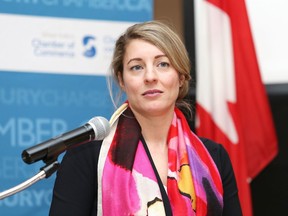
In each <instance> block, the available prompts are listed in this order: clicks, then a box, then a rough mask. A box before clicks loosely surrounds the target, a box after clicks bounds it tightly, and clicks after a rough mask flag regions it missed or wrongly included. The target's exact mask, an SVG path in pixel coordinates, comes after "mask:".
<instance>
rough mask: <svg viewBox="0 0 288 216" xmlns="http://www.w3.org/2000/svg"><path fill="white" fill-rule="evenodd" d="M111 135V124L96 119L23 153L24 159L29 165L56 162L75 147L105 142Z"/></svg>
mask: <svg viewBox="0 0 288 216" xmlns="http://www.w3.org/2000/svg"><path fill="white" fill-rule="evenodd" d="M109 133H110V124H109V122H108V120H107V119H105V118H104V117H94V118H92V119H90V120H89V121H88V122H87V123H86V124H84V125H83V126H81V127H79V128H76V129H74V130H71V131H69V132H66V133H64V134H62V135H59V136H56V137H54V138H52V139H49V140H47V141H45V142H42V143H40V144H38V145H35V146H32V147H30V148H28V149H26V150H24V151H23V152H22V159H23V161H24V162H25V163H27V164H32V163H34V162H36V161H39V160H43V161H44V162H46V163H47V162H50V161H52V162H53V160H56V159H57V157H58V155H59V154H61V153H62V152H64V151H66V150H67V149H68V148H70V147H72V146H74V145H80V144H84V143H87V142H90V141H92V140H103V139H104V138H105V137H106V136H108V134H109Z"/></svg>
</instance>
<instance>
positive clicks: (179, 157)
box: [50, 21, 242, 216]
mask: <svg viewBox="0 0 288 216" xmlns="http://www.w3.org/2000/svg"><path fill="white" fill-rule="evenodd" d="M112 71H113V76H114V78H115V80H116V82H117V83H118V84H119V86H120V88H121V90H122V91H124V92H125V93H126V95H127V102H126V103H124V104H123V105H122V106H121V107H120V108H119V109H118V110H117V111H116V112H115V113H114V115H113V116H112V117H111V120H110V124H111V132H110V134H109V135H108V137H106V138H105V139H104V140H103V142H99V141H98V142H96V141H95V142H92V143H90V144H86V145H82V146H80V147H77V148H74V149H71V150H69V151H68V152H67V153H66V155H65V157H64V158H63V161H62V165H61V167H60V169H59V171H58V173H57V179H56V182H55V187H54V193H53V200H52V204H51V209H50V215H51V216H52V215H61V216H63V215H108V216H111V215H181V216H182V215H197V216H198V215H201V216H202V215H203V216H204V215H211V216H212V215H213V216H214V215H215V216H216V215H225V216H228V215H229V216H231V215H233V216H238V215H242V213H241V208H240V204H239V199H238V192H237V186H236V182H235V177H234V174H233V170H232V166H231V162H230V160H229V157H228V155H227V153H226V151H225V150H224V149H223V147H222V146H221V145H219V144H216V143H214V142H212V141H210V140H207V139H199V138H198V137H197V136H196V135H195V134H194V133H193V132H191V130H190V129H189V126H188V123H187V121H186V119H185V117H184V115H183V114H182V111H181V110H185V111H187V110H188V111H189V110H190V107H189V104H187V103H186V102H185V101H184V97H185V96H186V95H187V92H188V87H189V80H190V64H189V59H188V55H187V52H186V49H185V47H184V45H183V43H182V42H181V40H180V39H179V37H178V36H177V34H176V33H175V32H174V31H173V30H171V28H169V27H168V26H167V25H165V24H163V23H161V22H158V21H151V22H145V23H140V24H136V25H133V26H131V27H130V28H128V29H127V30H126V32H125V33H124V34H123V35H121V36H120V38H119V39H118V40H117V42H116V47H115V51H114V56H113V61H112Z"/></svg>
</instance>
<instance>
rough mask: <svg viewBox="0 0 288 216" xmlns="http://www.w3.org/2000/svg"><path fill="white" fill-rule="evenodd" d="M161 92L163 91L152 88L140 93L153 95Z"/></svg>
mask: <svg viewBox="0 0 288 216" xmlns="http://www.w3.org/2000/svg"><path fill="white" fill-rule="evenodd" d="M161 93H163V92H162V91H160V90H158V89H152V90H148V91H145V92H144V93H143V94H142V95H143V96H148V95H155V94H161Z"/></svg>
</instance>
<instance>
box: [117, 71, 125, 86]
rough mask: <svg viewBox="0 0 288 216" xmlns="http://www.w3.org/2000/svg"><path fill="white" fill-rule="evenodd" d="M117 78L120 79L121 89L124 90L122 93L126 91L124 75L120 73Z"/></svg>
mask: <svg viewBox="0 0 288 216" xmlns="http://www.w3.org/2000/svg"><path fill="white" fill-rule="evenodd" d="M117 78H118V82H119V85H120V88H121V89H122V91H125V86H124V81H123V76H122V73H121V72H120V71H119V72H118V73H117Z"/></svg>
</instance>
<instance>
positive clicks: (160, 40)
mask: <svg viewBox="0 0 288 216" xmlns="http://www.w3.org/2000/svg"><path fill="white" fill-rule="evenodd" d="M134 39H141V40H144V41H147V42H149V43H151V44H153V45H154V46H156V47H157V48H159V49H160V50H161V51H162V52H164V53H165V54H166V55H167V57H168V59H169V60H170V62H171V64H172V66H173V67H174V68H175V69H176V70H177V71H178V73H179V77H184V79H183V85H182V86H181V88H180V90H179V94H178V98H177V100H176V106H177V107H178V108H185V109H187V110H188V111H189V112H191V106H190V104H189V103H187V102H186V101H185V100H184V98H185V96H186V95H187V94H188V91H189V81H190V79H191V76H190V68H191V66H190V60H189V57H188V53H187V50H186V48H185V46H184V44H183V42H182V41H181V39H180V37H179V36H178V35H177V34H176V32H175V31H174V30H173V29H172V27H171V26H169V25H168V24H165V23H163V22H160V21H155V20H154V21H149V22H143V23H138V24H135V25H132V26H130V27H129V28H128V29H127V30H126V31H125V32H124V34H122V35H121V36H120V37H119V38H118V40H117V41H116V45H115V49H114V54H113V59H112V63H111V70H112V76H113V78H114V80H115V81H116V82H117V84H118V85H119V75H120V77H122V76H123V58H124V55H125V52H126V47H127V45H128V44H129V42H130V41H131V40H134ZM119 97H121V96H119ZM118 99H119V98H118ZM112 100H113V96H112Z"/></svg>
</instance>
